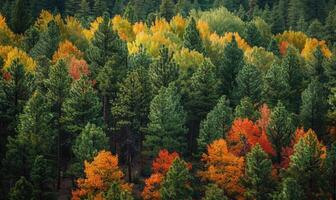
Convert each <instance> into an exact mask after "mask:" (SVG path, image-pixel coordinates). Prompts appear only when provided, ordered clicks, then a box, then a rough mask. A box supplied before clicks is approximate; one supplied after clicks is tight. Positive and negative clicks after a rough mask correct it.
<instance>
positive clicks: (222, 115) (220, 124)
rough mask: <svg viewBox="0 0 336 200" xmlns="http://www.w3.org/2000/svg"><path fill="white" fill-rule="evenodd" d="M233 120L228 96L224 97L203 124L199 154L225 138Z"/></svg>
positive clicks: (199, 141)
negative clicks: (209, 145) (215, 141)
mask: <svg viewBox="0 0 336 200" xmlns="http://www.w3.org/2000/svg"><path fill="white" fill-rule="evenodd" d="M232 120H233V116H232V109H231V108H230V105H229V100H228V99H227V98H226V96H222V97H221V98H220V99H219V100H218V103H217V105H216V106H215V107H214V108H213V109H212V110H211V111H210V112H209V113H208V114H207V116H206V118H205V119H204V120H203V121H202V122H201V125H200V134H199V136H198V139H197V144H198V152H199V153H200V154H201V153H204V152H205V150H206V147H207V145H208V144H211V143H212V142H213V141H214V140H217V139H220V138H223V137H224V136H225V135H226V133H227V132H228V130H229V128H230V127H231V123H232Z"/></svg>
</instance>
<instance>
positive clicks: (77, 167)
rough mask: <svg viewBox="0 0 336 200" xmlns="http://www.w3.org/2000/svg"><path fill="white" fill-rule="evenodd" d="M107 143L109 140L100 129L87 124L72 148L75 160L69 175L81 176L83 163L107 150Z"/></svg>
mask: <svg viewBox="0 0 336 200" xmlns="http://www.w3.org/2000/svg"><path fill="white" fill-rule="evenodd" d="M108 142H109V138H108V137H107V136H106V134H105V132H104V131H103V129H102V128H100V127H97V126H96V125H94V124H90V123H88V124H87V125H86V126H85V128H84V129H83V131H82V132H81V133H80V134H79V135H78V136H77V137H76V140H75V143H74V145H73V146H72V152H73V154H74V155H75V160H74V162H73V163H72V166H71V173H72V174H73V175H75V176H76V177H80V176H82V175H83V174H82V172H83V169H84V161H88V162H91V161H92V160H93V158H94V157H95V156H96V155H97V154H98V152H99V151H101V150H108V149H109V145H108Z"/></svg>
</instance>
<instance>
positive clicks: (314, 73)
mask: <svg viewBox="0 0 336 200" xmlns="http://www.w3.org/2000/svg"><path fill="white" fill-rule="evenodd" d="M313 55H314V58H313V59H312V61H310V62H309V63H308V65H309V67H310V68H309V73H310V76H311V78H313V79H314V78H317V80H318V81H319V82H320V83H322V84H326V83H327V81H328V78H327V75H326V72H325V67H324V63H325V62H326V61H327V59H326V58H325V57H324V55H323V52H322V49H321V48H320V47H317V48H316V50H315V51H314V53H313Z"/></svg>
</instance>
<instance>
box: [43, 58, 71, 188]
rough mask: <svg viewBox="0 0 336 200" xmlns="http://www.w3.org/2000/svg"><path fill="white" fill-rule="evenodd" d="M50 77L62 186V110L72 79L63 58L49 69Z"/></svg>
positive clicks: (48, 80) (47, 80)
mask: <svg viewBox="0 0 336 200" xmlns="http://www.w3.org/2000/svg"><path fill="white" fill-rule="evenodd" d="M48 77H49V78H48V79H46V80H45V86H46V88H47V90H48V92H47V94H46V97H47V99H48V102H49V104H50V105H51V112H52V113H53V122H54V123H53V129H54V130H55V131H57V187H59V186H60V178H61V177H60V175H61V174H60V173H61V168H60V167H61V161H62V158H63V156H62V154H61V153H62V143H63V142H64V139H63V137H64V132H65V131H64V124H63V123H62V122H61V119H62V118H63V115H64V112H63V110H62V107H63V104H64V101H65V99H66V98H67V96H68V94H69V90H70V84H71V79H70V76H69V74H68V66H67V65H66V64H65V62H64V61H63V60H60V61H58V62H57V63H56V64H55V65H52V66H51V67H50V70H49V76H48Z"/></svg>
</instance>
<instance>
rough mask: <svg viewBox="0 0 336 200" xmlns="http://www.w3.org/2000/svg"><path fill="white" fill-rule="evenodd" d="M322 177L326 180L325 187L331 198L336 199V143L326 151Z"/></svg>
mask: <svg viewBox="0 0 336 200" xmlns="http://www.w3.org/2000/svg"><path fill="white" fill-rule="evenodd" d="M323 171H324V172H325V173H324V176H325V177H324V179H325V180H326V181H327V184H326V189H327V192H328V193H329V194H330V196H331V199H333V200H335V199H336V143H335V144H333V145H332V146H331V148H330V149H329V150H328V151H327V158H326V160H325V161H324V170H323Z"/></svg>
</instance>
